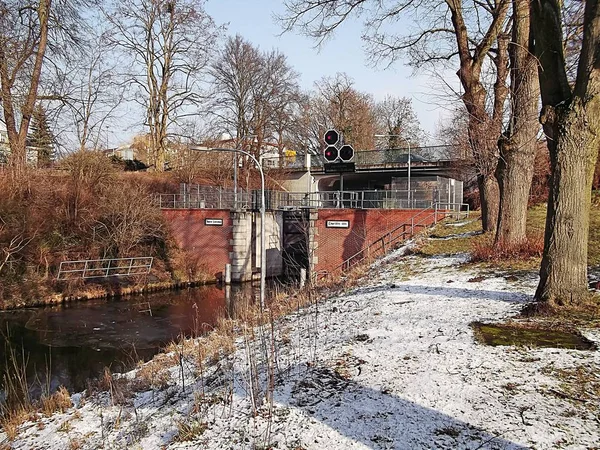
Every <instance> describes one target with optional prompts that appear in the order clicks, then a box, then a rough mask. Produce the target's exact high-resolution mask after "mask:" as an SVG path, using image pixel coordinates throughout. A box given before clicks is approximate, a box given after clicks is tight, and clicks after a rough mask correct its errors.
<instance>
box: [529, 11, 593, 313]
mask: <svg viewBox="0 0 600 450" xmlns="http://www.w3.org/2000/svg"><path fill="white" fill-rule="evenodd" d="M531 5H532V18H533V20H532V27H533V31H534V37H535V52H536V55H537V56H538V58H539V61H540V71H539V76H540V90H541V93H542V103H543V109H542V115H541V117H540V121H541V122H542V125H543V127H544V131H545V133H546V135H547V136H548V149H549V151H550V164H551V168H552V175H551V178H550V196H549V199H548V212H547V217H546V234H545V238H544V254H543V257H542V264H541V267H540V283H539V285H538V288H537V291H536V294H535V298H536V299H537V300H539V301H541V302H542V305H544V306H547V307H550V309H553V308H554V307H556V306H570V305H577V304H580V303H582V302H584V301H585V300H586V299H587V298H588V296H589V292H588V288H587V255H588V233H589V225H590V217H589V215H590V204H591V187H592V179H593V173H594V167H595V164H596V158H597V156H598V148H599V147H600V52H599V51H598V49H599V48H600V2H599V1H598V0H587V1H586V2H585V14H584V21H583V41H582V44H581V52H580V55H579V64H578V67H577V77H576V80H575V82H574V83H569V79H568V76H567V68H566V64H565V57H564V45H563V40H562V28H561V19H562V17H561V6H562V2H559V1H557V0H536V1H535V2H532V4H531Z"/></svg>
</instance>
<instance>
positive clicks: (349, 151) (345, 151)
mask: <svg viewBox="0 0 600 450" xmlns="http://www.w3.org/2000/svg"><path fill="white" fill-rule="evenodd" d="M352 158H354V148H352V146H351V145H348V144H346V145H342V148H340V159H341V160H342V161H344V162H348V161H351V160H352Z"/></svg>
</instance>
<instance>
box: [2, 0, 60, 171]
mask: <svg viewBox="0 0 600 450" xmlns="http://www.w3.org/2000/svg"><path fill="white" fill-rule="evenodd" d="M52 8H53V5H52V0H39V1H37V2H29V1H27V0H25V1H22V0H12V1H5V2H2V3H1V4H0V84H1V93H2V110H3V112H4V123H5V125H6V131H7V134H8V142H9V146H10V151H11V155H10V165H11V166H12V168H13V170H14V174H15V175H16V176H17V177H20V176H21V175H22V173H23V172H24V171H25V167H26V164H27V149H26V140H27V133H28V131H29V124H30V122H31V118H32V116H33V110H34V107H35V104H36V101H37V93H38V88H39V85H40V79H41V76H42V66H43V63H44V56H45V54H46V49H47V47H48V36H49V30H50V20H51V15H52Z"/></svg>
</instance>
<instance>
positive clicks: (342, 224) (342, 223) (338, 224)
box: [325, 220, 350, 228]
mask: <svg viewBox="0 0 600 450" xmlns="http://www.w3.org/2000/svg"><path fill="white" fill-rule="evenodd" d="M325 227H327V228H350V221H349V220H328V221H327V222H325Z"/></svg>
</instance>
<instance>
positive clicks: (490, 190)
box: [477, 175, 500, 231]
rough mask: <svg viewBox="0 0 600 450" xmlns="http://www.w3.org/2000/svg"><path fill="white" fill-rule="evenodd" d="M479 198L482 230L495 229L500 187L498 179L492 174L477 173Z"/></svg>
mask: <svg viewBox="0 0 600 450" xmlns="http://www.w3.org/2000/svg"><path fill="white" fill-rule="evenodd" d="M477 185H478V186H479V199H480V201H481V224H482V228H483V231H492V230H495V228H496V224H497V220H498V204H499V202H500V189H499V188H498V181H497V180H496V177H495V176H493V175H488V176H484V175H479V176H478V177H477Z"/></svg>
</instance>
